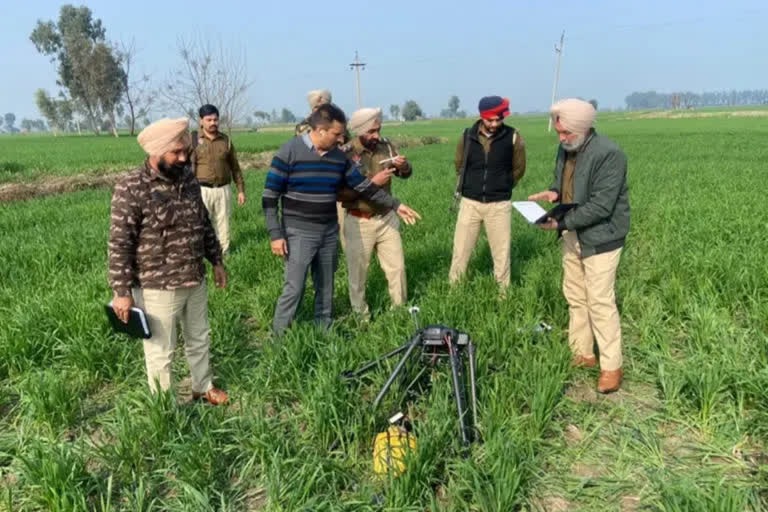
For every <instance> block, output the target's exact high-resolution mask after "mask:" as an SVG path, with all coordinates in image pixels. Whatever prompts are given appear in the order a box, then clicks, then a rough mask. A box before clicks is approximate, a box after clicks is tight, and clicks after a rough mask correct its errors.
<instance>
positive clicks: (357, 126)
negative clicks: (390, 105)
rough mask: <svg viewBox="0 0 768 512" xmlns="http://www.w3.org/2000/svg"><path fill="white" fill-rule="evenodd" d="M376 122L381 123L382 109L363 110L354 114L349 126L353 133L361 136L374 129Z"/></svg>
mask: <svg viewBox="0 0 768 512" xmlns="http://www.w3.org/2000/svg"><path fill="white" fill-rule="evenodd" d="M376 121H381V109H380V108H361V109H360V110H358V111H356V112H355V113H354V114H352V117H350V118H349V123H347V125H348V126H349V129H350V131H352V133H355V134H361V133H365V132H367V131H368V130H370V129H371V128H373V125H374V124H375V123H376Z"/></svg>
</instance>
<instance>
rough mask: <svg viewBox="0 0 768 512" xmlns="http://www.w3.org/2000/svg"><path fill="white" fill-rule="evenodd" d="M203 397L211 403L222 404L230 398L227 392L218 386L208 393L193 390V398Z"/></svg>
mask: <svg viewBox="0 0 768 512" xmlns="http://www.w3.org/2000/svg"><path fill="white" fill-rule="evenodd" d="M201 398H202V399H203V400H205V401H206V402H208V403H209V404H211V405H222V404H225V403H227V400H228V399H229V397H228V396H227V393H226V392H224V391H222V390H220V389H218V388H211V389H209V390H208V392H207V393H195V392H194V391H193V392H192V400H200V399H201Z"/></svg>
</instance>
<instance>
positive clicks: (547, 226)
mask: <svg viewBox="0 0 768 512" xmlns="http://www.w3.org/2000/svg"><path fill="white" fill-rule="evenodd" d="M536 225H537V226H539V227H540V228H541V229H544V230H547V231H552V230H555V229H557V221H556V220H555V219H553V218H551V217H549V218H547V222H542V223H541V224H536Z"/></svg>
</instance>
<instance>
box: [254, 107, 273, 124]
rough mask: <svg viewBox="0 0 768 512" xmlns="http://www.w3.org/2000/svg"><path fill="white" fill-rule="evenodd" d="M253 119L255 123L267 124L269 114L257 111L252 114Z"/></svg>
mask: <svg viewBox="0 0 768 512" xmlns="http://www.w3.org/2000/svg"><path fill="white" fill-rule="evenodd" d="M253 117H255V118H256V120H257V121H261V122H262V123H268V122H269V121H270V117H269V114H267V113H266V112H264V111H262V110H257V111H255V112H254V113H253Z"/></svg>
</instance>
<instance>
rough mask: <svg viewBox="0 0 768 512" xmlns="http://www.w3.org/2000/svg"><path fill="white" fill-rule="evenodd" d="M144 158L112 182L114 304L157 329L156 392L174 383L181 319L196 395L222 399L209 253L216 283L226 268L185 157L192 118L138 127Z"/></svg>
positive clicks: (149, 346)
mask: <svg viewBox="0 0 768 512" xmlns="http://www.w3.org/2000/svg"><path fill="white" fill-rule="evenodd" d="M137 140H138V142H139V145H140V146H141V147H142V149H143V150H144V151H145V152H146V153H147V159H146V161H145V162H144V164H143V165H142V166H141V167H139V168H138V169H136V170H134V171H132V172H130V173H128V174H127V175H126V176H125V177H124V178H122V179H121V180H120V181H118V183H117V184H116V185H115V189H114V192H113V195H112V207H111V217H110V231H109V284H110V287H111V288H112V291H113V295H114V298H113V301H112V305H113V308H114V310H115V313H116V314H117V316H118V318H120V319H121V320H122V321H123V322H126V323H127V322H128V319H129V314H130V309H131V307H133V306H134V304H135V305H136V306H138V307H139V308H141V309H143V310H144V312H145V314H146V316H147V320H148V322H149V329H150V331H151V333H152V337H151V338H149V339H147V340H144V358H145V362H146V368H147V378H148V380H149V387H150V389H151V390H152V392H156V391H157V390H158V387H159V388H160V389H162V390H167V389H169V388H170V387H171V362H172V360H173V353H174V349H175V345H176V324H177V323H180V324H181V328H182V332H183V334H184V342H185V344H184V348H185V352H186V356H187V362H188V363H189V368H190V373H191V374H192V397H193V398H194V399H204V400H206V401H208V402H209V403H211V404H214V405H218V404H223V403H225V402H226V401H227V394H226V393H225V392H224V391H222V390H220V389H217V388H215V387H214V386H213V382H212V375H211V368H210V364H209V353H210V326H209V323H208V292H207V289H206V284H205V264H204V262H203V259H204V258H206V259H208V261H210V263H211V264H212V265H213V272H214V278H215V281H216V285H217V286H218V287H220V288H223V287H224V286H226V282H227V273H226V271H225V270H224V267H223V265H222V253H221V247H220V246H219V242H218V240H217V239H216V234H215V232H214V230H213V227H212V226H211V221H210V219H209V218H208V212H207V211H206V208H205V205H204V204H203V200H202V197H201V195H200V185H199V184H198V182H197V179H196V178H195V175H194V173H193V172H192V170H191V169H190V167H189V166H188V165H187V164H188V159H189V151H190V143H191V139H190V134H189V129H188V120H187V119H186V118H181V119H161V120H160V121H156V122H154V123H152V124H151V125H149V126H147V127H146V128H144V130H142V132H141V133H139V136H138V139H137Z"/></svg>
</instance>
